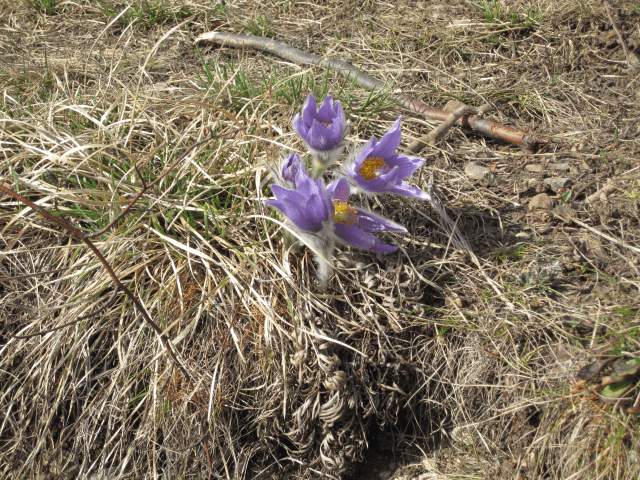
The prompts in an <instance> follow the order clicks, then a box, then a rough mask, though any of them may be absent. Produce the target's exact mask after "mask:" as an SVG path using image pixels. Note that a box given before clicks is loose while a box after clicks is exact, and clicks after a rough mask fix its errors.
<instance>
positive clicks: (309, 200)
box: [265, 155, 333, 233]
mask: <svg viewBox="0 0 640 480" xmlns="http://www.w3.org/2000/svg"><path fill="white" fill-rule="evenodd" d="M296 156H297V155H296ZM286 168H287V167H286V165H285V168H284V169H283V171H285V169H286ZM287 172H288V173H290V170H287ZM283 177H284V175H283ZM294 182H295V186H296V190H290V189H287V188H283V187H281V186H280V185H277V184H272V185H271V191H272V192H273V194H274V195H275V196H276V200H266V201H265V203H266V204H267V205H271V206H272V207H276V208H277V209H278V210H280V211H281V212H282V213H283V214H284V215H285V216H286V217H287V218H288V219H289V220H290V221H291V222H292V223H293V224H294V225H295V226H296V227H298V229H300V230H302V231H305V232H312V233H315V232H319V231H320V230H322V229H323V228H324V224H325V223H327V222H329V220H330V219H331V218H332V216H333V205H332V204H331V201H330V200H329V198H328V197H327V193H326V189H325V187H324V184H323V182H322V179H318V180H316V181H314V180H313V179H312V178H311V177H310V176H309V174H308V173H307V171H306V170H305V169H304V168H302V165H299V168H298V169H297V171H296V173H295V177H294Z"/></svg>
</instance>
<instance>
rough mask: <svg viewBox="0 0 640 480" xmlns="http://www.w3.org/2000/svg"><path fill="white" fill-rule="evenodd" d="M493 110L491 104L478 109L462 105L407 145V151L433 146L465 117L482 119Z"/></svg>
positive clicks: (414, 151) (417, 150) (415, 151)
mask: <svg viewBox="0 0 640 480" xmlns="http://www.w3.org/2000/svg"><path fill="white" fill-rule="evenodd" d="M492 110H494V106H493V105H491V104H486V105H483V106H482V107H480V108H475V107H470V106H468V105H463V106H462V107H460V108H458V109H457V110H455V111H453V112H451V114H450V115H449V116H448V117H447V119H446V120H445V121H444V122H442V123H441V124H440V125H438V126H437V127H436V128H435V129H433V130H432V131H431V132H430V133H429V134H428V135H425V136H424V137H421V138H419V139H417V140H414V141H413V142H411V144H410V145H409V148H408V150H409V151H410V152H413V153H417V152H419V151H420V150H421V149H423V148H424V147H425V146H426V145H435V144H436V142H437V141H438V140H439V139H440V138H441V137H442V136H444V134H445V133H446V132H448V131H449V129H450V128H451V127H453V125H454V124H455V123H456V122H457V121H458V120H460V118H462V117H463V116H465V115H477V116H478V117H482V116H483V115H485V114H486V113H488V112H490V111H492Z"/></svg>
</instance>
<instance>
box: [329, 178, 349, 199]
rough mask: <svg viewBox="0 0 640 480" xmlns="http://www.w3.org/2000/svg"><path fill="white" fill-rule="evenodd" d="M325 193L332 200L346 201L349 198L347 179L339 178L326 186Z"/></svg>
mask: <svg viewBox="0 0 640 480" xmlns="http://www.w3.org/2000/svg"><path fill="white" fill-rule="evenodd" d="M327 194H328V195H329V197H330V198H331V199H332V200H338V201H340V202H342V203H347V200H349V181H348V180H347V179H346V178H339V179H338V180H336V181H335V182H331V184H330V185H329V186H328V187H327Z"/></svg>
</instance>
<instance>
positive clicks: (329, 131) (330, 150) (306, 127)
mask: <svg viewBox="0 0 640 480" xmlns="http://www.w3.org/2000/svg"><path fill="white" fill-rule="evenodd" d="M293 127H294V128H295V129H296V132H298V135H300V137H301V138H302V140H303V141H304V143H305V145H306V146H307V148H308V149H309V151H310V152H311V154H312V155H313V158H314V160H315V161H316V162H317V163H319V164H320V165H321V166H323V167H325V168H326V167H328V166H329V165H331V164H332V163H334V162H335V161H336V160H337V159H338V158H339V157H340V155H342V152H343V151H344V148H345V147H346V144H347V143H346V141H345V139H344V138H345V137H346V135H347V133H348V132H349V121H348V120H347V119H346V117H345V115H344V111H343V110H342V105H341V104H340V102H339V101H337V102H335V104H334V102H333V97H331V95H327V96H326V97H325V99H324V101H323V102H322V105H321V106H320V108H319V109H318V106H317V104H316V99H315V98H313V95H311V94H310V95H309V97H307V100H306V102H304V106H303V107H302V116H300V115H299V114H296V116H295V117H293Z"/></svg>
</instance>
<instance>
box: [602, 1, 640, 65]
mask: <svg viewBox="0 0 640 480" xmlns="http://www.w3.org/2000/svg"><path fill="white" fill-rule="evenodd" d="M603 2H604V8H605V9H606V10H607V17H609V22H610V23H611V26H612V27H613V29H614V30H615V32H616V35H617V36H618V40H619V41H620V45H622V50H623V51H624V58H625V59H626V60H627V65H628V66H629V68H631V69H633V68H635V67H636V66H635V65H634V64H633V63H632V62H631V58H629V48H628V47H627V41H626V40H625V39H624V36H623V35H622V32H621V31H620V30H619V29H618V25H616V22H615V20H614V19H613V14H612V13H611V5H609V1H608V0H603Z"/></svg>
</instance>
